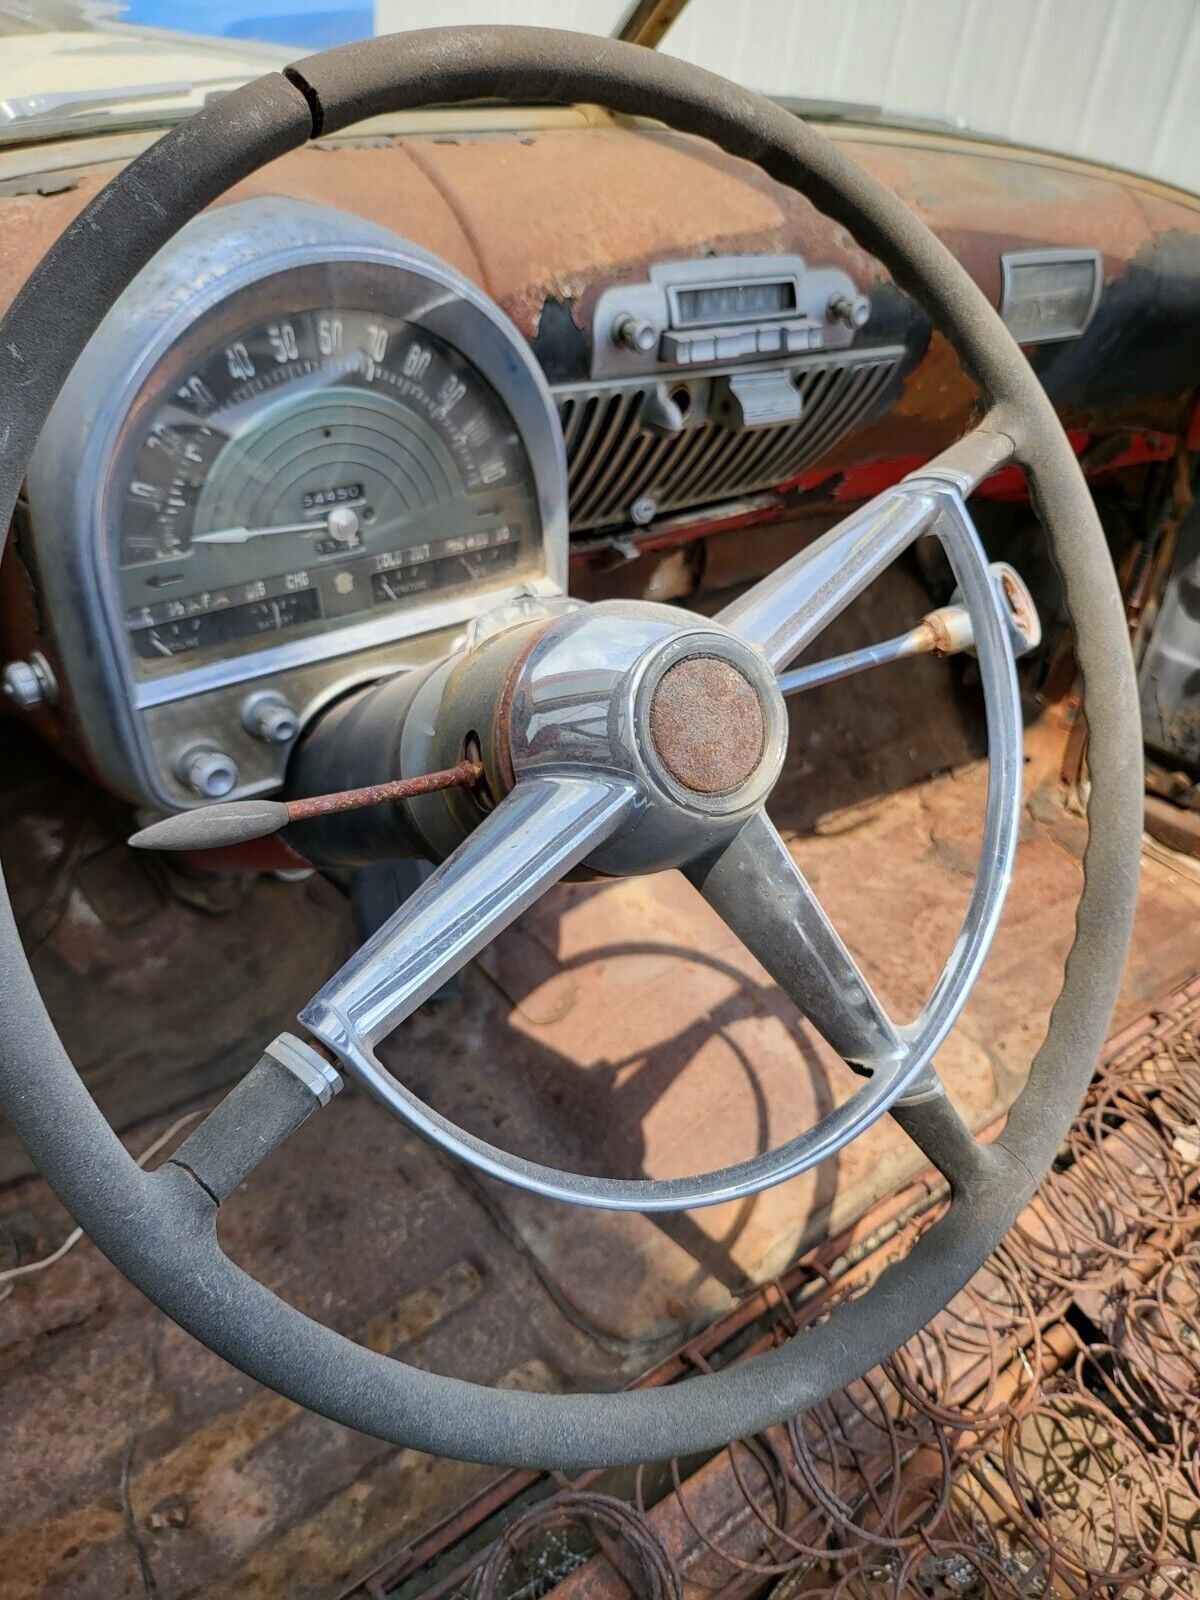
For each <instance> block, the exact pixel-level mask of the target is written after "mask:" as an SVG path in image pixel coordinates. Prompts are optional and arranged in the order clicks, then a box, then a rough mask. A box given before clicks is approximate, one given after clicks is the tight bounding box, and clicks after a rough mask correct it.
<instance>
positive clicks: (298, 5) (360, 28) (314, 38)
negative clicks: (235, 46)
mask: <svg viewBox="0 0 1200 1600" xmlns="http://www.w3.org/2000/svg"><path fill="white" fill-rule="evenodd" d="M121 21H122V22H131V23H136V24H138V25H140V26H142V27H145V28H170V29H174V30H175V31H176V32H179V33H195V34H207V35H209V36H210V37H212V38H218V39H253V40H255V41H259V42H261V43H263V44H283V45H299V46H301V47H302V48H304V49H307V50H325V49H328V47H329V46H330V45H335V44H349V43H350V42H351V41H352V40H354V39H369V38H371V37H372V35H373V34H374V32H375V6H374V0H347V3H346V4H344V5H339V4H338V3H337V0H250V3H249V4H246V3H245V0H129V4H128V5H127V6H125V8H124V10H123V11H122V14H121Z"/></svg>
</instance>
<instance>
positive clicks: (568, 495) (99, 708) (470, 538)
mask: <svg viewBox="0 0 1200 1600" xmlns="http://www.w3.org/2000/svg"><path fill="white" fill-rule="evenodd" d="M438 117H441V118H442V119H443V120H446V119H447V118H452V120H446V126H445V127H442V126H441V125H440V123H438V122H437V119H438ZM435 123H436V124H437V125H436V126H434V124H435ZM839 136H840V137H844V138H850V139H851V142H853V143H854V151H855V154H856V155H858V156H859V157H860V159H862V160H864V162H865V163H866V164H867V165H868V166H870V167H871V168H872V169H873V170H874V171H875V172H876V174H877V176H880V177H881V178H882V179H883V180H884V181H885V182H887V183H888V184H889V185H890V186H891V187H892V188H893V189H894V190H895V191H896V192H897V193H898V194H899V195H900V196H901V197H902V198H903V199H904V200H905V201H906V202H907V203H908V204H909V205H911V206H912V207H913V209H914V210H916V211H917V212H918V214H920V215H921V216H923V218H924V219H925V220H926V221H927V222H929V223H930V225H931V226H933V227H934V228H935V230H936V231H937V232H939V233H940V234H941V236H942V238H943V239H944V240H945V241H946V242H947V243H948V244H949V245H950V247H951V248H952V249H953V250H955V252H956V253H957V254H958V255H959V257H960V259H962V260H963V261H964V262H965V263H966V264H967V266H968V268H969V269H970V270H971V271H972V273H973V275H974V276H975V277H976V279H977V281H978V282H979V283H980V285H981V287H982V288H983V289H984V291H985V293H987V294H988V295H989V297H990V298H991V299H992V300H993V302H994V303H995V304H997V305H998V306H999V307H1000V308H1001V310H1002V312H1003V314H1004V315H1006V316H1007V317H1008V318H1009V320H1010V324H1011V325H1012V326H1013V327H1014V330H1015V331H1017V332H1018V334H1019V337H1020V338H1021V339H1022V341H1023V343H1024V344H1025V346H1026V349H1027V351H1028V354H1029V357H1030V360H1031V361H1032V362H1033V363H1034V365H1035V367H1036V368H1037V370H1038V372H1039V374H1040V375H1041V376H1042V378H1043V381H1044V382H1045V384H1046V387H1047V389H1048V390H1049V392H1050V393H1051V395H1052V398H1054V400H1055V402H1056V404H1057V406H1058V408H1059V411H1060V415H1062V417H1063V419H1064V422H1066V423H1067V425H1068V426H1069V427H1072V428H1073V429H1074V430H1075V434H1074V435H1073V436H1074V437H1077V438H1078V439H1079V440H1080V441H1081V442H1080V444H1079V446H1078V448H1080V449H1082V450H1085V451H1086V452H1088V456H1087V457H1086V458H1085V459H1087V460H1089V461H1091V458H1092V457H1094V461H1092V462H1091V464H1090V465H1089V471H1093V472H1101V473H1103V472H1104V471H1108V470H1112V469H1113V467H1114V465H1115V466H1119V465H1120V464H1121V462H1122V461H1123V460H1125V459H1141V460H1155V459H1157V460H1162V459H1166V458H1167V457H1168V456H1169V455H1170V453H1171V452H1172V450H1173V449H1174V448H1175V440H1176V438H1177V437H1180V436H1182V435H1183V434H1185V433H1186V431H1187V428H1188V426H1189V416H1192V423H1191V425H1192V426H1195V417H1194V414H1193V413H1191V411H1190V408H1191V407H1192V406H1193V404H1194V399H1195V395H1194V389H1195V374H1194V370H1193V368H1194V361H1193V360H1192V358H1191V354H1190V352H1192V351H1194V349H1195V348H1196V342H1197V340H1198V339H1200V202H1196V201H1194V200H1191V199H1189V198H1188V197H1186V196H1179V195H1176V194H1174V193H1172V192H1168V191H1163V190H1162V189H1161V186H1154V185H1148V184H1146V183H1145V182H1142V181H1140V180H1127V179H1123V178H1120V177H1119V176H1118V175H1114V174H1102V173H1099V172H1097V171H1096V170H1095V169H1082V168H1080V167H1079V164H1078V163H1070V162H1065V161H1062V160H1058V159H1057V158H1048V157H1042V156H1038V155H1036V154H1035V153H1022V152H1013V151H1008V152H996V151H991V152H987V151H982V150H981V149H980V147H979V146H972V145H970V144H968V143H966V142H964V141H958V142H954V141H946V140H941V141H939V140H937V139H932V138H930V139H921V138H920V137H917V136H912V137H911V138H906V139H903V140H902V139H900V138H899V137H897V138H893V139H889V138H888V136H887V135H886V134H884V133H883V132H875V133H873V134H872V135H871V136H870V137H868V136H866V135H865V134H863V135H860V136H859V137H858V139H857V142H855V141H854V136H853V135H852V134H851V133H850V132H848V131H847V130H842V131H841V132H840V134H839ZM118 145H119V141H116V142H115V141H112V140H109V141H105V140H103V139H101V140H97V141H93V142H90V144H89V148H90V149H91V152H92V153H91V158H90V160H83V159H82V158H81V156H80V154H79V142H75V143H73V144H72V145H71V146H70V147H67V146H64V147H62V148H61V149H55V148H48V149H45V150H40V151H38V150H30V151H22V152H18V153H16V154H11V153H10V154H9V155H8V156H3V157H0V301H3V299H5V298H8V297H11V295H12V293H14V292H15V290H16V288H17V287H18V286H19V283H20V281H21V279H22V277H23V276H24V274H25V273H27V272H28V271H29V270H31V268H32V266H33V265H34V264H35V263H36V260H37V259H38V257H39V255H40V253H41V252H42V251H43V250H44V249H45V248H47V247H48V245H49V244H50V242H51V241H52V240H53V238H54V237H55V236H56V235H57V233H58V232H60V231H61V230H62V229H63V228H64V227H68V226H70V224H71V221H72V219H73V218H74V216H76V215H77V214H78V212H79V210H80V209H81V208H82V206H83V205H84V204H85V203H86V202H87V200H89V199H90V198H91V197H92V196H93V195H94V194H95V193H96V192H98V190H99V189H100V187H102V185H103V183H104V181H105V180H106V178H107V177H108V176H110V175H111V172H112V171H113V170H115V167H116V165H119V163H120V161H121V160H123V159H126V158H127V156H128V154H129V153H131V150H126V149H122V148H118V147H117V146H118ZM93 146H94V148H93ZM14 161H23V162H24V166H23V167H21V168H20V170H19V171H17V175H16V176H15V177H14V176H12V171H13V168H12V165H11V164H12V163H13V162H14ZM6 162H7V163H9V165H5V163H6ZM68 162H73V163H74V165H67V163H68ZM56 163H57V165H56ZM26 169H28V170H26ZM47 169H49V176H48V175H47ZM60 172H61V174H62V176H61V178H59V177H57V176H56V173H60ZM975 398H976V395H975V389H974V386H973V384H972V383H971V380H970V378H969V376H968V375H966V374H964V373H963V372H962V371H961V370H960V369H959V367H958V364H957V363H956V362H955V361H954V360H953V359H952V357H950V356H949V353H948V352H947V351H946V349H945V346H944V345H943V344H942V343H941V341H940V340H939V339H937V338H936V336H934V337H931V335H930V330H929V327H928V324H927V323H926V321H925V319H924V317H923V316H922V314H921V313H920V311H919V309H918V308H917V307H916V306H915V304H914V303H913V302H912V300H911V299H910V298H909V297H908V296H907V295H906V294H904V293H903V291H902V290H901V289H900V288H899V287H898V286H897V285H895V284H893V283H892V282H890V281H889V280H888V279H887V277H886V275H885V274H883V272H882V271H881V269H880V268H879V266H878V264H877V263H875V262H874V261H873V260H872V258H871V257H869V256H868V255H866V254H865V253H864V252H863V251H861V250H860V249H859V248H858V247H857V246H856V245H855V244H854V242H853V241H852V240H850V239H849V238H848V237H847V236H846V234H845V233H844V232H843V231H842V230H840V229H839V228H837V227H836V226H835V225H834V224H832V223H830V222H829V221H828V219H826V218H824V217H822V216H821V215H820V214H819V213H818V212H816V211H815V210H814V208H813V207H812V206H811V205H810V204H809V203H808V202H807V201H806V200H805V199H804V198H803V197H802V196H799V195H796V194H793V193H791V192H790V191H787V190H783V189H781V188H780V187H779V186H778V185H776V184H775V183H773V181H772V180H771V179H769V178H768V177H767V176H766V175H765V174H763V173H762V172H760V171H758V169H756V168H754V167H752V166H750V165H748V164H747V163H745V162H740V161H737V160H735V159H733V158H730V157H726V156H724V155H722V154H721V153H720V152H717V151H715V150H714V149H713V148H712V147H711V146H707V145H705V144H704V142H703V141H699V140H694V139H687V138H683V137H681V136H676V135H673V134H668V133H665V132H663V131H662V130H656V129H651V128H641V127H631V126H626V125H622V124H620V123H619V122H618V121H616V120H615V119H609V118H607V116H606V115H605V114H604V113H599V112H596V111H595V110H594V108H480V109H478V110H471V109H464V110H462V111H460V112H456V113H453V114H450V113H445V114H442V113H439V114H434V118H433V123H431V122H430V121H429V120H428V119H427V120H426V122H424V123H422V124H420V127H419V129H418V131H415V132H414V131H413V129H412V128H408V127H407V126H405V125H400V126H397V127H392V126H391V125H389V126H387V127H382V128H379V129H374V130H367V131H366V132H365V133H364V134H363V135H362V137H361V138H341V139H338V140H334V141H328V142H326V143H323V144H321V145H317V146H313V147H311V148H309V149H307V150H305V151H301V152H296V153H294V154H293V155H290V156H287V157H284V158H283V159H281V160H280V161H278V162H276V163H273V164H272V166H271V167H269V168H267V169H265V170H264V171H263V172H262V173H259V174H256V175H255V177H254V178H253V179H251V180H247V181H246V182H245V183H243V184H241V185H239V186H238V187H237V189H236V190H235V191H233V192H232V193H231V195H230V197H229V198H228V200H227V201H226V202H223V203H222V204H220V205H219V206H217V207H216V208H214V209H213V210H211V211H208V212H206V213H205V214H203V215H202V216H200V217H198V218H197V219H195V220H194V221H193V222H192V223H190V224H189V225H188V227H187V228H185V229H184V230H183V231H182V232H181V233H180V234H179V235H178V236H177V237H176V238H175V239H174V240H173V241H172V242H171V243H170V244H169V245H168V246H166V247H165V248H164V249H163V250H162V251H161V252H160V253H159V255H158V256H157V257H155V259H154V260H153V261H152V262H151V263H150V265H149V266H148V267H147V268H146V269H145V270H144V271H143V273H142V274H141V275H140V276H139V278H138V279H137V281H136V282H135V283H134V284H133V285H132V286H131V287H130V289H129V290H128V291H127V292H126V293H125V295H123V296H122V297H121V299H120V300H119V301H118V302H117V304H116V305H115V306H114V308H113V310H112V311H111V312H110V314H109V316H108V317H107V318H106V319H105V322H104V324H103V325H102V327H101V329H100V330H99V332H98V333H97V335H96V337H95V338H94V339H93V340H92V342H91V344H90V345H89V347H88V350H87V351H86V352H85V354H84V356H83V358H82V359H81V360H80V362H79V363H78V365H77V367H76V368H75V370H74V372H73V373H72V375H71V378H70V380H69V382H68V384H67V386H66V388H65V389H64V391H63V394H62V396H61V398H60V401H59V403H58V405H57V406H56V408H55V411H54V414H53V416H52V418H51V420H50V422H49V424H48V425H47V428H46V430H45V433H44V434H43V437H42V440H41V442H40V444H39V447H38V450H37V452H36V455H35V459H34V461H33V464H32V466H31V470H30V475H29V481H28V486H27V490H28V492H27V500H26V503H25V504H24V505H23V507H22V508H21V511H20V515H19V517H18V525H17V539H16V543H15V549H14V555H15V557H16V559H15V560H9V561H7V562H6V563H5V568H4V569H3V570H2V571H0V635H2V636H3V648H4V658H5V659H6V660H9V661H10V665H11V664H12V663H13V662H14V661H15V663H16V665H17V666H18V667H20V668H22V669H23V670H24V671H25V674H26V681H27V682H28V683H29V684H30V685H31V688H30V694H29V698H28V701H27V704H26V707H25V708H26V709H28V710H29V713H30V714H31V715H32V716H33V718H34V720H35V723H36V725H37V726H38V727H39V728H40V730H41V731H43V732H44V733H46V734H47V736H48V737H50V738H52V739H54V740H56V741H57V742H58V743H59V744H60V745H61V746H62V747H63V748H64V749H66V750H67V751H68V753H69V754H71V755H72V757H73V759H75V760H76V761H77V762H78V763H79V764H81V765H83V766H84V767H86V768H87V769H88V770H89V771H90V772H91V773H92V774H93V775H94V776H96V777H97V778H99V779H100V781H101V782H102V783H103V784H104V785H105V786H107V787H108V788H110V789H111V790H113V791H115V792H117V793H119V794H121V795H124V796H125V797H127V798H128V799H130V800H132V801H134V802H136V803H138V804H141V805H143V806H146V807H150V808H152V809H154V810H156V811H164V810H166V811H169V810H177V809H179V808H182V807H185V806H189V805H195V804H199V803H201V802H203V801H205V800H209V799H213V798H218V797H222V796H231V797H234V796H250V795H254V794H263V793H269V792H272V791H274V790H277V789H278V788H279V787H280V786H281V784H282V783H283V782H284V779H285V775H286V771H287V765H288V760H289V757H290V754H291V751H292V750H293V748H294V746H295V743H296V741H297V739H299V738H301V737H303V733H304V730H305V729H306V727H308V726H309V725H310V724H311V722H312V721H313V719H314V718H316V717H318V716H319V715H320V714H321V713H322V712H323V711H324V710H325V709H326V708H327V707H329V706H330V705H331V704H333V703H334V702H335V701H337V700H338V699H340V698H342V697H343V696H345V695H346V694H347V693H348V692H349V691H351V690H353V689H355V688H357V687H359V686H361V685H364V684H368V683H371V682H374V681H376V680H377V679H379V678H381V677H383V676H387V675H391V674H395V673H400V672H406V671H409V670H411V669H414V668H419V667H423V666H427V665H429V664H431V663H432V662H434V661H436V660H438V659H440V658H442V657H443V656H445V655H446V654H448V653H449V652H450V651H451V650H453V649H456V648H458V647H459V646H460V645H461V644H462V643H463V642H464V640H465V639H469V637H470V634H471V631H472V630H476V629H480V628H485V627H487V626H490V624H489V621H488V619H489V617H490V616H491V615H492V614H494V613H497V612H500V613H501V614H506V608H507V609H511V608H512V607H514V606H516V607H518V608H519V607H521V606H523V605H529V606H538V605H544V604H545V603H546V602H548V601H552V600H554V599H555V598H557V597H560V596H562V595H564V594H565V593H566V592H567V588H568V575H569V570H570V569H571V567H572V565H573V564H574V565H575V567H576V568H578V566H579V564H580V563H581V562H582V563H586V562H588V561H590V560H591V559H592V556H593V555H594V554H595V553H597V552H599V553H601V554H603V553H604V552H607V553H608V554H607V556H605V559H615V560H616V561H618V562H619V561H621V560H623V559H625V558H626V557H628V556H629V555H631V554H634V553H636V551H637V550H639V549H643V548H650V549H654V548H662V549H670V548H672V547H673V544H674V543H675V542H677V541H679V540H686V539H690V538H692V537H697V536H703V537H706V538H707V537H708V536H709V533H710V532H711V530H713V529H717V530H720V529H722V528H725V527H730V528H733V529H735V530H741V531H740V532H739V533H738V534H737V537H738V538H741V539H748V538H749V537H750V532H751V530H753V528H754V526H755V524H756V523H760V522H762V523H767V522H777V521H778V519H779V518H780V517H781V516H788V517H791V516H795V517H796V518H798V519H801V520H799V521H797V523H796V528H797V530H798V531H797V532H796V534H795V536H794V542H796V543H798V542H802V540H803V538H804V537H806V536H811V533H808V534H806V533H805V531H804V529H805V528H808V529H811V526H812V523H811V518H812V516H813V515H814V514H817V513H826V514H829V515H834V514H837V513H838V512H839V511H840V509H841V504H840V503H841V502H845V501H846V500H850V499H853V498H856V497H857V498H866V497H867V496H868V495H869V494H872V493H874V492H876V491H877V490H878V489H879V488H880V487H883V486H884V485H885V484H886V483H887V482H889V481H894V480H895V478H896V477H898V476H901V475H902V474H903V472H905V471H907V470H909V469H910V468H911V467H912V466H914V465H916V464H917V462H918V461H919V460H921V459H924V458H926V457H928V455H930V454H932V453H934V452H935V451H937V450H939V449H941V448H944V446H945V445H946V444H948V443H949V442H950V440H951V439H953V438H954V437H955V436H956V434H957V433H959V432H961V430H962V429H963V427H964V426H966V425H967V423H968V421H969V419H970V415H971V411H972V407H973V406H974V404H975ZM1133 430H1145V431H1144V432H1141V433H1139V434H1138V435H1137V437H1136V438H1135V436H1134V432H1133ZM1139 452H1140V455H1139ZM803 518H809V519H810V520H809V521H808V522H803V520H802V519H803ZM789 526H790V524H789ZM773 549H774V552H775V553H774V556H773V559H778V556H779V546H774V547H773ZM614 552H615V555H614ZM714 570H716V571H725V572H727V573H729V572H735V571H736V572H740V571H741V570H742V569H741V567H739V566H738V563H737V562H736V561H735V562H734V563H733V564H732V567H731V566H730V564H729V563H728V562H725V563H724V564H723V565H722V564H721V563H717V565H716V567H715V568H714ZM726 581H728V579H727V580H726Z"/></svg>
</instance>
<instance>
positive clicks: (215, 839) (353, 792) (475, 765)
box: [129, 761, 483, 850]
mask: <svg viewBox="0 0 1200 1600" xmlns="http://www.w3.org/2000/svg"><path fill="white" fill-rule="evenodd" d="M482 778H483V766H482V764H481V763H480V762H478V761H460V762H459V763H458V765H457V766H454V767H446V768H445V769H444V770H443V771H442V772H425V773H422V774H420V775H419V776H418V777H415V778H393V779H392V780H391V782H389V783H372V784H368V785H367V786H366V787H365V788H362V789H341V790H338V791H337V792H336V793H334V794H317V795H307V796H305V797H303V798H302V799H299V800H227V801H222V802H221V803H220V804H218V805H213V806H197V807H196V809H195V810H193V811H181V812H180V813H179V814H178V816H174V817H164V818H163V820H162V821H161V822H154V823H151V825H150V826H149V827H148V828H143V829H141V831H140V832H138V833H135V834H134V835H133V836H132V837H131V838H130V840H129V843H130V844H131V845H132V846H133V847H134V849H135V850H222V849H228V848H229V846H231V845H236V844H247V843H249V842H250V841H251V840H252V839H265V838H266V837H267V836H268V835H269V834H272V833H278V832H279V830H280V828H286V827H287V825H288V823H289V822H308V821H311V819H312V818H313V817H327V816H331V815H333V814H334V813H336V812H339V811H358V810H360V809H361V808H362V807H364V806H378V805H383V804H384V803H386V802H388V801H396V800H412V799H414V798H415V797H416V796H417V795H422V794H436V793H437V791H438V790H440V789H468V788H470V787H471V786H472V785H473V784H476V783H479V782H480V780H481V779H482Z"/></svg>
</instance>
